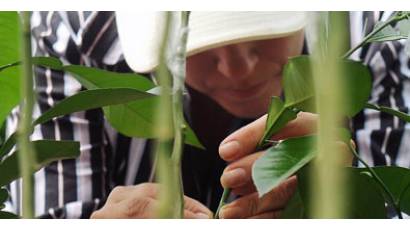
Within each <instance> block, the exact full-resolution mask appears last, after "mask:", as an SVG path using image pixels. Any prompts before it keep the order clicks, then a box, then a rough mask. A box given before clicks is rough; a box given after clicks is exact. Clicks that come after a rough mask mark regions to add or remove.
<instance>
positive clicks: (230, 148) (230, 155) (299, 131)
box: [219, 112, 318, 162]
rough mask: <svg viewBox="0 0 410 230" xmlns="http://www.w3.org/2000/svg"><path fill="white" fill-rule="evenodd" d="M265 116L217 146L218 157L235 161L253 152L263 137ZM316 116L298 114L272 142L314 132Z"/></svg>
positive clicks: (303, 113) (275, 135)
mask: <svg viewBox="0 0 410 230" xmlns="http://www.w3.org/2000/svg"><path fill="white" fill-rule="evenodd" d="M266 118H267V115H265V116H263V117H261V118H259V119H257V120H256V121H254V122H252V123H250V124H248V125H247V126H245V127H242V128H241V129H239V130H237V131H236V132H234V133H232V134H231V135H229V136H228V137H227V138H225V140H223V141H222V143H221V145H220V146H219V155H220V156H221V158H222V159H224V160H225V161H229V162H231V161H235V160H237V159H239V158H241V157H243V156H245V155H248V154H251V153H253V152H254V151H255V149H256V146H257V144H258V143H259V141H260V139H261V138H262V136H263V133H264V130H265V124H266ZM317 120H318V115H316V114H313V113H306V112H300V113H298V115H297V118H296V119H295V120H292V121H290V122H289V123H288V124H286V126H285V127H283V128H282V129H281V130H280V131H279V132H278V133H276V134H274V135H273V136H272V138H271V139H272V140H282V139H286V138H289V137H298V136H304V135H308V134H312V133H314V132H316V129H317V127H316V126H317Z"/></svg>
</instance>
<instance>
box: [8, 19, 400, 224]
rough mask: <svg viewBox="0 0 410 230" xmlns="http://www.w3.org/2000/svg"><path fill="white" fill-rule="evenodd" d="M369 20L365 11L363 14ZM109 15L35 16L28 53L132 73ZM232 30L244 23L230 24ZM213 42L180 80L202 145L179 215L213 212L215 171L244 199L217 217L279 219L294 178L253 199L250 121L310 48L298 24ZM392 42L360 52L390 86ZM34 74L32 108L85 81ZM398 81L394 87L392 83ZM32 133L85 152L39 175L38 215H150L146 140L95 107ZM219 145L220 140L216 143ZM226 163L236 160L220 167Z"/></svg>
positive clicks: (192, 153)
mask: <svg viewBox="0 0 410 230" xmlns="http://www.w3.org/2000/svg"><path fill="white" fill-rule="evenodd" d="M254 13H255V12H254ZM225 14H226V15H228V16H230V17H232V18H234V16H235V13H229V12H225ZM367 17H368V16H366V17H365V14H364V16H363V18H367ZM374 18H376V17H374ZM115 20H116V18H115V15H114V13H113V12H34V13H33V16H32V27H33V29H32V32H33V37H34V41H35V45H34V46H33V48H34V52H33V54H34V55H35V56H54V57H58V58H60V59H61V60H62V61H63V62H64V63H65V64H83V65H88V66H94V67H99V68H103V69H107V70H112V71H118V72H129V71H131V69H130V68H129V66H128V65H130V66H131V67H132V66H133V64H130V60H129V58H127V56H125V57H126V59H127V61H126V60H125V59H124V55H123V51H126V49H121V46H122V44H121V43H120V39H119V38H118V34H117V29H116V23H115ZM362 22H364V20H362ZM214 24H215V25H218V23H215V22H214ZM273 24H274V23H273ZM363 24H364V23H363ZM253 25H256V23H255V22H254V24H253ZM257 25H270V24H263V23H258V24H257ZM354 25H355V24H353V25H352V28H353V29H355V30H352V32H355V33H352V34H356V35H357V34H359V36H362V35H363V34H362V30H361V27H360V26H358V27H354ZM367 25H369V23H367ZM237 28H241V27H238V26H237V27H231V29H237ZM369 28H371V27H369ZM288 32H289V31H288ZM271 35H272V34H271ZM241 38H242V37H241ZM248 38H249V37H248ZM218 44H219V45H218V46H216V47H208V48H207V49H205V50H200V49H199V51H198V53H195V54H192V55H191V56H189V57H188V58H187V79H186V83H187V84H186V86H187V90H188V92H189V94H188V95H189V97H187V98H186V103H185V112H186V116H187V117H188V121H189V123H190V125H191V126H192V128H193V129H194V131H195V132H196V133H197V135H198V137H199V139H200V140H201V142H202V143H203V144H204V145H205V147H206V149H207V150H206V151H201V150H198V149H195V148H192V147H189V146H185V148H184V159H183V162H182V172H183V181H184V192H185V195H186V198H185V201H186V210H185V217H188V218H194V217H197V218H201V217H205V216H209V215H210V210H212V211H215V209H216V207H217V203H218V201H219V198H220V196H221V193H222V187H221V186H220V181H219V177H220V175H221V174H222V177H221V182H222V184H223V185H224V186H225V187H231V188H233V192H234V193H235V194H237V195H241V197H240V198H239V199H237V200H235V201H234V202H232V203H231V204H230V205H228V206H227V207H225V208H224V209H223V210H222V212H221V215H222V217H223V218H247V217H255V218H257V217H260V218H267V217H269V218H270V217H277V216H278V215H279V214H280V210H281V209H282V208H283V207H284V205H285V204H286V202H287V200H288V199H289V197H290V196H291V194H292V192H293V190H294V188H295V185H296V180H295V179H294V178H290V179H289V180H288V181H286V182H285V183H284V184H282V185H281V186H279V187H278V188H277V189H275V190H274V191H272V192H271V193H270V194H269V196H265V198H262V199H259V198H258V197H257V196H256V195H255V194H256V193H255V189H254V186H253V184H252V182H251V179H250V170H249V168H250V166H251V165H252V163H253V161H254V160H255V159H256V158H257V157H258V156H260V154H262V153H257V154H253V151H254V148H252V147H253V146H255V145H256V143H257V142H256V141H258V140H257V138H258V137H260V130H261V129H262V127H263V124H264V122H265V120H264V119H266V117H262V118H260V119H259V120H256V121H255V122H254V123H251V124H249V123H250V122H252V121H253V120H255V118H257V117H258V116H261V115H263V114H264V113H266V111H267V106H268V101H269V100H270V97H271V96H272V95H277V96H278V95H280V94H281V88H280V84H279V83H280V78H281V76H280V75H281V70H282V67H283V65H284V64H285V63H286V61H287V58H288V57H290V56H295V55H299V54H301V53H302V50H303V48H305V51H304V52H305V53H306V52H307V51H306V47H304V34H303V26H301V27H299V28H297V29H294V30H293V31H292V33H288V34H286V35H284V34H282V36H280V37H275V36H273V37H272V36H271V37H269V36H268V37H263V39H262V38H261V37H259V39H256V38H255V37H254V38H250V40H240V39H238V40H231V41H230V42H227V43H224V44H221V43H218ZM388 44H390V45H386V46H387V48H386V46H383V47H374V46H370V48H369V47H366V48H365V49H364V50H362V55H365V58H364V57H362V59H364V60H366V63H367V64H369V65H370V66H373V69H376V70H378V71H379V72H373V74H374V79H377V80H378V82H376V83H378V84H384V83H386V82H387V83H388V82H389V81H380V79H385V78H386V77H387V75H386V73H389V74H390V72H393V73H395V74H396V75H397V76H406V75H404V74H403V73H401V71H402V69H397V68H393V69H390V68H391V65H384V66H382V65H381V64H380V61H379V62H378V60H380V58H381V59H382V60H385V59H384V58H385V57H386V49H387V51H391V50H392V49H394V51H395V55H396V56H394V55H393V57H395V58H396V59H394V60H395V61H396V63H397V65H398V64H402V63H401V62H402V60H401V59H400V60H397V55H398V54H399V53H400V54H401V53H402V52H401V51H402V47H399V46H398V45H396V43H388ZM391 44H395V45H394V46H391ZM368 51H371V52H368ZM391 52H393V51H391ZM366 54H367V55H368V56H367V57H366ZM366 58H367V59H366ZM134 67H135V66H134ZM382 67H384V69H383V68H382ZM403 68H405V67H403ZM272 73H273V74H272ZM35 74H36V84H37V91H38V96H39V97H38V107H37V114H38V113H39V112H44V111H45V110H47V109H48V108H50V106H52V105H53V104H55V103H58V101H60V100H62V99H63V98H65V97H67V96H70V95H72V94H74V93H76V92H78V91H80V90H82V88H81V85H79V84H78V83H77V82H76V81H75V80H73V79H72V78H71V77H70V76H69V75H68V74H66V73H62V72H59V71H53V70H49V69H44V68H41V67H37V68H36V73H35ZM147 77H150V74H147ZM375 85H376V86H377V84H374V86H375ZM396 86H397V85H391V87H392V88H394V89H395V87H396ZM392 88H390V89H389V90H390V91H386V92H387V93H386V94H387V95H389V93H391V92H392V91H391V89H392ZM382 89H384V88H382ZM378 92H380V91H378ZM373 96H374V95H372V97H373ZM397 97H400V95H398V94H397V91H395V93H394V94H393V97H392V98H393V99H392V100H393V101H394V100H396V98H397ZM402 102H403V100H402ZM402 105H405V104H404V103H402ZM401 108H404V107H401ZM17 113H18V110H17V109H16V110H14V111H13V116H12V117H11V118H10V119H9V122H8V127H10V129H11V130H12V128H13V127H14V126H15V123H16V118H15V117H16V116H17ZM360 116H361V117H360ZM373 116H374V115H373ZM359 117H360V119H361V120H360V119H358V120H356V123H354V127H355V128H356V131H358V132H356V133H357V136H356V138H357V139H358V140H356V141H358V147H359V150H360V151H361V152H363V153H364V154H369V153H368V152H364V151H362V150H363V146H366V144H369V143H367V142H363V141H361V140H366V138H367V137H369V136H370V135H369V134H370V133H371V132H373V131H377V130H371V129H370V133H369V129H366V131H364V130H365V128H368V127H364V126H360V125H358V124H361V123H364V124H366V122H369V121H370V120H372V123H373V124H374V123H375V122H378V121H377V120H376V121H374V119H378V118H374V117H372V116H371V114H370V115H369V114H368V113H365V114H364V115H363V114H362V115H359ZM316 119H317V118H316V116H315V115H313V114H308V113H301V114H300V115H299V116H298V118H297V119H296V120H295V121H293V122H291V123H289V124H288V126H287V127H286V128H284V129H283V130H281V131H280V132H279V133H278V134H277V135H276V136H275V137H273V138H278V139H281V138H285V137H289V136H298V135H304V134H307V133H311V132H314V127H315V120H316ZM389 119H390V118H389ZM380 122H381V123H383V122H384V120H383V119H381V120H380ZM370 123H371V122H370ZM246 124H249V125H248V126H246V127H245V128H242V129H239V130H238V131H237V132H235V133H233V134H232V135H231V136H229V137H228V138H226V139H225V137H226V136H228V134H230V133H232V132H233V131H234V130H237V129H238V128H239V127H242V126H244V125H246ZM400 124H401V123H399V125H400ZM13 125H14V126H13ZM385 127H386V126H382V128H385ZM401 127H404V126H401ZM395 128H396V127H395ZM361 129H363V132H361V131H362V130H361ZM403 131H404V130H403ZM365 132H367V133H365ZM361 133H362V134H361ZM390 133H391V132H390ZM390 133H389V134H388V135H389V136H388V137H390ZM361 135H362V136H361ZM33 138H45V139H46V138H51V139H54V138H55V139H70V140H78V141H80V143H81V150H82V153H81V156H80V157H79V158H78V159H75V160H64V161H57V162H54V163H52V164H50V165H49V166H47V167H45V168H44V169H42V170H40V171H39V172H37V173H36V175H35V185H36V186H35V197H36V215H38V216H41V217H47V218H50V217H52V218H88V217H90V215H91V214H92V213H93V214H92V217H94V218H104V217H108V218H121V217H123V218H131V217H140V218H150V217H153V211H152V210H153V207H155V203H156V191H157V190H158V188H157V185H156V184H154V183H151V182H152V181H149V179H150V174H151V168H152V167H151V166H152V164H151V162H150V159H149V152H150V150H151V149H152V141H151V140H144V139H138V138H132V139H131V138H128V137H124V136H122V135H120V134H118V133H116V132H115V131H114V130H113V129H112V128H111V127H110V126H109V124H107V123H106V122H105V121H104V118H103V114H102V112H101V110H90V111H85V112H80V113H75V114H72V115H70V116H64V117H62V118H58V119H56V120H54V121H50V122H48V123H46V124H44V125H41V126H40V127H39V128H37V129H36V130H35V132H34V135H33ZM400 138H401V137H399V139H400ZM224 139H225V140H224ZM223 140H224V141H223ZM221 142H222V143H223V144H222V145H221V146H219V144H220V143H221ZM396 142H397V140H393V139H392V138H388V139H387V143H391V144H390V145H392V144H395V143H396ZM363 143H364V144H363ZM373 143H376V142H372V144H373ZM375 148H377V147H375ZM384 151H385V149H384ZM218 152H219V153H220V156H221V158H220V157H219V156H218V154H217V153H218ZM385 153H386V152H384V154H385ZM388 153H389V154H390V153H392V152H388ZM386 155H387V154H386ZM368 157H369V156H368ZM370 157H371V155H370ZM223 159H224V160H227V161H228V162H232V163H230V164H229V166H228V167H227V168H226V169H225V166H226V163H225V161H224V160H223ZM394 162H395V161H392V162H391V163H392V164H394ZM143 182H148V183H143ZM134 184H136V186H133V185H134ZM9 189H10V190H11V193H12V200H11V204H12V205H10V207H12V208H14V210H13V211H15V212H17V213H19V212H20V210H19V207H20V205H19V204H20V184H19V182H18V181H17V182H14V183H13V184H11V185H10V187H9ZM107 197H108V198H107ZM198 201H199V202H198ZM96 210H98V211H96ZM113 210H117V211H115V212H114V211H113Z"/></svg>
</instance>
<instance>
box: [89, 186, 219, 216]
mask: <svg viewBox="0 0 410 230" xmlns="http://www.w3.org/2000/svg"><path fill="white" fill-rule="evenodd" d="M158 191H159V185H158V184H154V183H143V184H139V185H136V186H126V187H125V186H118V187H116V188H114V189H113V191H112V192H111V193H110V195H109V197H108V199H107V202H106V203H105V205H104V206H103V207H102V208H101V209H100V210H98V211H95V212H94V213H93V214H92V215H91V218H94V219H103V218H109V219H114V218H115V219H123V218H127V219H131V218H156V217H157V216H156V215H157V214H158V213H157V211H158V210H157V208H158V205H159V201H158V200H157V194H158ZM184 202H185V210H184V217H185V218H201V219H203V218H210V217H211V216H212V212H211V211H210V210H209V209H208V208H207V207H205V206H204V205H203V204H201V203H200V202H198V201H196V200H194V199H192V198H189V197H186V196H185V197H184Z"/></svg>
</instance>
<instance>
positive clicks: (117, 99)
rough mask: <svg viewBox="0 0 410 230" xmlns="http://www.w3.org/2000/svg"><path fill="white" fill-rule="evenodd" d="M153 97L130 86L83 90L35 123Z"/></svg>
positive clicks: (50, 110) (54, 107)
mask: <svg viewBox="0 0 410 230" xmlns="http://www.w3.org/2000/svg"><path fill="white" fill-rule="evenodd" d="M148 97H153V95H152V94H149V93H146V92H141V91H139V90H136V89H130V88H113V89H93V90H86V91H81V92H79V93H78V94H75V95H73V96H70V97H68V98H65V99H64V100H62V101H61V102H60V103H58V104H56V105H55V106H53V107H52V108H51V109H49V110H47V111H46V112H45V113H43V114H42V115H41V116H40V117H39V118H37V119H36V120H35V122H34V125H37V124H41V123H44V122H46V121H49V120H50V119H52V118H54V117H58V116H62V115H66V114H70V113H74V112H78V111H83V110H88V109H94V108H100V107H104V106H109V105H116V104H121V103H127V102H130V101H135V100H137V99H143V98H148Z"/></svg>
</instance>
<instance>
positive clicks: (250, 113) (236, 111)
mask: <svg viewBox="0 0 410 230" xmlns="http://www.w3.org/2000/svg"><path fill="white" fill-rule="evenodd" d="M224 108H225V110H226V111H228V112H229V113H230V114H232V115H234V116H235V117H238V118H246V119H251V118H258V117H260V116H262V115H264V114H265V113H266V109H255V108H248V107H246V106H241V107H237V106H236V107H224Z"/></svg>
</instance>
